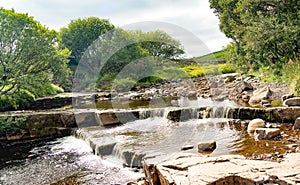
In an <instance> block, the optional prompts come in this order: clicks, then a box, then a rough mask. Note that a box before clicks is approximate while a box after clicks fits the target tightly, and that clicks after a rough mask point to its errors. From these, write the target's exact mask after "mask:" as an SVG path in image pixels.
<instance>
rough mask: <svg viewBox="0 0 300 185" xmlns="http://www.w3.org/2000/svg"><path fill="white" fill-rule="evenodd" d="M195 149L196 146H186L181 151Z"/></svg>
mask: <svg viewBox="0 0 300 185" xmlns="http://www.w3.org/2000/svg"><path fill="white" fill-rule="evenodd" d="M193 148H194V145H185V146H182V147H181V150H191V149H193Z"/></svg>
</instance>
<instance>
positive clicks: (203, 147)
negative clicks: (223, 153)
mask: <svg viewBox="0 0 300 185" xmlns="http://www.w3.org/2000/svg"><path fill="white" fill-rule="evenodd" d="M216 148H217V143H216V141H212V142H207V143H198V152H199V153H201V152H212V151H214V150H215V149H216Z"/></svg>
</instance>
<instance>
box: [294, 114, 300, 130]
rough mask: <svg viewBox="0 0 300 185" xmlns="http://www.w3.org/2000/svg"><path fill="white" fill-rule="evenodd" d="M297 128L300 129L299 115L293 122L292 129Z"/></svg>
mask: <svg viewBox="0 0 300 185" xmlns="http://www.w3.org/2000/svg"><path fill="white" fill-rule="evenodd" d="M299 129H300V117H299V118H297V119H296V120H295V124H294V126H293V130H299Z"/></svg>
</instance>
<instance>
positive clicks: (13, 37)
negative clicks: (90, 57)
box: [0, 8, 70, 106]
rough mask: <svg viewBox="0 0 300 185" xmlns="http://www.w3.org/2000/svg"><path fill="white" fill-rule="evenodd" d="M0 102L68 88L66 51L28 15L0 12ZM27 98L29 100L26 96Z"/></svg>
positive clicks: (53, 32) (47, 31)
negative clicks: (54, 85)
mask: <svg viewBox="0 0 300 185" xmlns="http://www.w3.org/2000/svg"><path fill="white" fill-rule="evenodd" d="M0 33H1V34H0V46H1V47H0V78H1V81H0V98H1V99H3V98H8V99H10V101H11V103H14V104H15V106H17V103H18V102H17V101H19V100H20V99H23V98H26V97H31V98H34V97H38V96H42V95H47V94H48V93H50V92H49V91H52V90H53V89H51V88H50V89H49V88H45V87H46V86H47V87H49V86H50V84H51V83H53V82H56V83H57V84H58V85H67V84H65V81H64V80H63V79H68V75H69V74H70V73H69V72H70V71H69V69H68V68H67V65H66V63H67V62H68V60H67V56H68V55H69V54H70V53H69V51H68V50H67V49H63V50H60V49H58V48H57V45H58V37H57V33H56V32H55V31H52V30H49V29H48V28H46V27H45V26H42V25H41V24H40V23H39V22H37V21H35V20H34V19H33V18H32V17H29V16H28V15H27V14H22V13H16V12H15V11H14V10H6V9H3V8H0ZM26 95H28V96H26Z"/></svg>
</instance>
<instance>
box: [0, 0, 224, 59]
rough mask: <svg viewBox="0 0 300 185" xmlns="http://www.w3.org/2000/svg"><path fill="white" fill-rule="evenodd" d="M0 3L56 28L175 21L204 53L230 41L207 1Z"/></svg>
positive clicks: (49, 0)
mask: <svg viewBox="0 0 300 185" xmlns="http://www.w3.org/2000/svg"><path fill="white" fill-rule="evenodd" d="M0 6H2V7H4V8H7V9H10V8H14V9H15V10H16V11H17V12H24V13H28V14H29V15H31V16H33V17H35V19H36V20H38V21H40V22H41V23H42V24H43V25H46V26H48V27H49V28H51V29H56V30H58V29H59V28H61V27H64V26H66V25H67V24H68V23H69V22H70V20H74V19H77V18H79V17H89V16H97V17H100V18H104V19H109V20H110V21H111V23H112V24H114V25H116V26H124V25H127V24H131V23H135V22H140V21H160V22H167V23H171V24H175V25H177V26H180V27H182V28H184V29H186V30H189V31H190V32H192V33H193V34H195V35H196V36H197V37H198V38H199V39H200V40H201V41H202V42H203V43H205V45H206V46H207V47H208V50H207V51H205V53H207V52H209V51H217V50H220V49H221V48H222V46H225V45H226V44H227V43H228V42H229V39H227V38H226V37H225V36H224V34H222V33H221V32H220V31H219V28H218V19H217V17H215V15H214V14H213V12H212V10H211V9H210V8H209V3H208V0H190V1H184V0H164V1H161V0H114V1H111V0H30V1H24V0H1V1H0ZM184 44H185V48H189V47H190V46H188V45H189V44H190V45H191V46H192V47H194V44H195V43H193V41H190V42H189V43H184ZM201 47H202V46H199V48H201ZM200 53H201V52H200ZM200 53H199V54H200ZM201 54H202V53H201Z"/></svg>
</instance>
